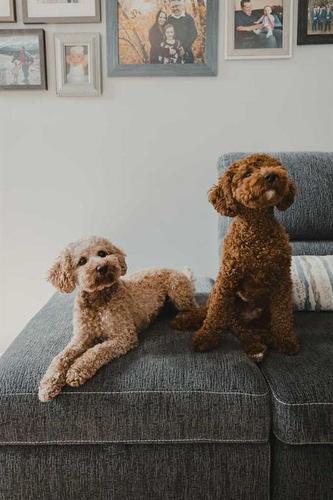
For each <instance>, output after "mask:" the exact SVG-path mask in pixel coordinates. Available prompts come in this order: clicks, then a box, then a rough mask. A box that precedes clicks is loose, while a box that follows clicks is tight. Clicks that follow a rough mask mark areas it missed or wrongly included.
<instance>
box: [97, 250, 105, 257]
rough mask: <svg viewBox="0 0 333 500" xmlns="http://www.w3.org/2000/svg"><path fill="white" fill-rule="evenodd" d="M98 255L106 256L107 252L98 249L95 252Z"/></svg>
mask: <svg viewBox="0 0 333 500" xmlns="http://www.w3.org/2000/svg"><path fill="white" fill-rule="evenodd" d="M97 255H98V257H106V256H107V255H108V253H107V252H106V251H105V250H100V251H99V252H97Z"/></svg>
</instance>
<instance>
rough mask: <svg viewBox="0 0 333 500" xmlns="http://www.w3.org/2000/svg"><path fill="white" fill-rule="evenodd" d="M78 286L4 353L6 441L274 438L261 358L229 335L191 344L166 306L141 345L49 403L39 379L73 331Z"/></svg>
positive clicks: (1, 391) (0, 364) (1, 386)
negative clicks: (203, 348)
mask: <svg viewBox="0 0 333 500" xmlns="http://www.w3.org/2000/svg"><path fill="white" fill-rule="evenodd" d="M72 305H73V295H71V296H68V295H60V294H57V295H55V296H53V297H52V299H51V300H50V301H49V302H48V303H47V305H46V306H45V307H44V308H43V309H42V310H41V311H40V312H39V313H38V314H37V315H36V316H35V317H34V318H33V319H32V320H31V322H30V323H29V324H28V325H27V327H26V328H25V329H24V331H23V332H22V333H21V334H20V335H19V337H18V338H17V339H16V340H15V341H14V343H13V344H12V345H11V346H10V347H9V349H8V350H7V351H6V352H5V354H4V355H3V356H2V357H1V358H0V443H6V442H8V443H17V442H41V443H43V442H48V443H50V442H51V443H52V442H54V443H57V442H61V443H64V442H138V441H140V442H145V441H154V442H155V441H156V442H159V441H185V442H186V441H205V440H206V441H225V442H229V441H235V442H243V441H244V442H245V441H249V442H265V441H267V440H268V436H269V426H270V411H269V394H268V389H267V385H266V383H265V380H264V379H263V377H262V375H261V373H260V371H259V369H258V367H257V366H256V365H254V364H253V363H252V362H251V361H249V360H248V358H247V357H246V355H245V354H244V352H243V351H242V349H241V348H240V346H239V343H238V341H237V340H236V339H235V338H233V337H231V336H228V335H226V336H225V340H224V342H223V346H222V347H221V349H220V350H217V351H213V352H210V353H206V354H200V353H195V352H194V351H193V350H192V348H191V334H189V333H180V332H175V331H172V330H171V329H170V327H169V326H168V323H169V321H170V318H171V314H170V312H165V314H164V316H163V315H162V316H161V317H160V318H159V319H158V320H157V321H156V322H155V323H154V325H152V326H151V328H150V329H148V330H147V331H146V332H144V333H143V334H142V335H141V342H140V345H139V347H138V348H137V349H135V350H134V351H132V352H130V353H128V354H127V355H126V356H123V357H121V358H119V359H118V360H115V361H113V362H112V363H110V364H109V365H107V366H105V367H103V368H102V369H101V370H100V371H99V372H98V373H97V375H96V376H95V377H94V378H93V379H91V380H90V381H88V382H87V383H86V384H84V385H83V386H82V387H81V388H80V389H79V390H76V389H71V388H67V389H66V390H65V393H63V394H61V395H60V396H59V397H58V398H57V399H55V400H54V401H53V402H50V403H46V404H45V403H44V404H43V403H40V402H39V401H38V399H37V386H38V383H39V380H40V378H41V376H42V374H43V373H44V371H45V370H46V368H47V366H48V364H49V363H50V361H51V359H52V358H53V357H54V355H55V354H57V353H58V352H59V351H60V350H61V349H62V348H63V347H64V346H65V344H66V343H67V342H68V341H69V339H70V337H71V333H72V325H71V321H72Z"/></svg>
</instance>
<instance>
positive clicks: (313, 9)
mask: <svg viewBox="0 0 333 500" xmlns="http://www.w3.org/2000/svg"><path fill="white" fill-rule="evenodd" d="M325 43H333V0H302V1H299V2H298V30H297V44H298V45H312V44H325Z"/></svg>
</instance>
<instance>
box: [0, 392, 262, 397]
mask: <svg viewBox="0 0 333 500" xmlns="http://www.w3.org/2000/svg"><path fill="white" fill-rule="evenodd" d="M66 394H67V395H69V394H85V395H90V394H99V395H103V396H104V395H106V394H122V395H123V394H210V395H211V394H216V395H223V396H228V395H232V396H235V395H237V396H250V397H258V398H259V397H265V396H269V392H265V393H263V394H251V393H248V392H214V391H114V392H103V391H98V392H97V391H96V392H94V391H89V392H88V391H66V392H62V393H61V395H63V396H65V395H66ZM2 396H37V392H9V393H7V394H6V393H2V394H0V397H2Z"/></svg>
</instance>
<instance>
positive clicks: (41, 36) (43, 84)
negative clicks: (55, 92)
mask: <svg viewBox="0 0 333 500" xmlns="http://www.w3.org/2000/svg"><path fill="white" fill-rule="evenodd" d="M20 35H21V36H22V37H24V36H26V35H36V36H37V37H38V43H39V55H40V84H39V85H33V84H27V85H22V84H17V85H15V84H11V85H0V91H3V90H47V74H46V52H45V32H44V30H43V29H11V30H9V29H8V30H7V29H6V30H0V36H20Z"/></svg>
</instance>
